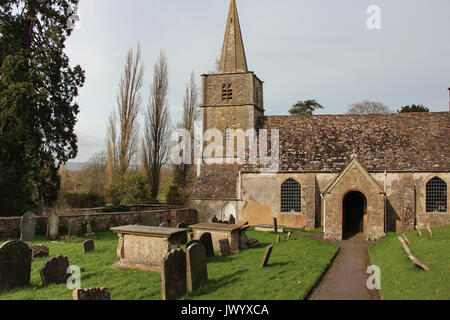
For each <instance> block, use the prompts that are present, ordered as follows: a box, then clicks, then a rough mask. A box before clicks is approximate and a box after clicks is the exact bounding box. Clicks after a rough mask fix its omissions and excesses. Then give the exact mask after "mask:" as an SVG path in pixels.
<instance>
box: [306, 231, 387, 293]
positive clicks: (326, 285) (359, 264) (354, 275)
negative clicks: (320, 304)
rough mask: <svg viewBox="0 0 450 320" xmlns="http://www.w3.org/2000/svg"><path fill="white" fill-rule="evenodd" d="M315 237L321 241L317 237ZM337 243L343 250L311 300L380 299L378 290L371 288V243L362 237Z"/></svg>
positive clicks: (313, 236)
mask: <svg viewBox="0 0 450 320" xmlns="http://www.w3.org/2000/svg"><path fill="white" fill-rule="evenodd" d="M302 235H305V236H309V235H307V234H304V233H303V234H302ZM311 237H312V238H316V239H318V237H317V235H311ZM333 243H335V244H337V245H339V247H340V251H339V253H338V255H337V256H336V258H335V260H334V262H333V263H332V265H331V267H330V268H329V269H328V271H327V272H326V273H325V275H324V276H323V278H322V279H321V281H320V282H319V284H318V285H317V287H316V288H315V289H314V290H313V291H312V293H311V294H310V295H309V297H308V300H380V299H381V298H380V293H379V291H378V290H369V289H368V288H367V280H368V279H369V277H370V274H367V268H368V267H369V266H370V258H369V251H368V245H369V244H368V243H367V242H365V241H364V240H362V239H358V238H356V239H352V240H348V241H339V242H333Z"/></svg>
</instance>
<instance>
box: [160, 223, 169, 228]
mask: <svg viewBox="0 0 450 320" xmlns="http://www.w3.org/2000/svg"><path fill="white" fill-rule="evenodd" d="M159 227H160V228H168V227H169V224H168V223H167V222H163V223H161V224H160V225H159Z"/></svg>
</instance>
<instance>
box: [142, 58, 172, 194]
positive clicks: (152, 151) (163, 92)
mask: <svg viewBox="0 0 450 320" xmlns="http://www.w3.org/2000/svg"><path fill="white" fill-rule="evenodd" d="M168 93H169V70H168V65H167V58H166V55H165V53H164V52H163V51H161V53H160V55H159V58H158V61H157V62H156V64H155V67H154V73H153V83H152V84H151V85H150V99H149V102H148V104H147V108H146V112H145V133H144V138H143V139H142V167H143V169H144V171H145V173H146V175H147V178H148V179H149V182H150V185H151V187H152V196H151V198H152V200H153V201H156V199H157V197H158V192H159V180H160V173H161V168H162V166H163V165H164V164H166V162H167V159H168V156H169V142H170V140H169V139H170V129H171V128H170V117H169V106H168V101H167V95H168Z"/></svg>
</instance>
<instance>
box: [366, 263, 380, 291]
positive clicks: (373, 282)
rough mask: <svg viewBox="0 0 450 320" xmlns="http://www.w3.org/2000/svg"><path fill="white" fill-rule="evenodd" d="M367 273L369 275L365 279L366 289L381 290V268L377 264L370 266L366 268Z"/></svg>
mask: <svg viewBox="0 0 450 320" xmlns="http://www.w3.org/2000/svg"><path fill="white" fill-rule="evenodd" d="M367 274H370V275H371V276H370V277H369V279H367V289H369V290H381V268H380V267H379V266H375V265H374V266H370V267H368V268H367Z"/></svg>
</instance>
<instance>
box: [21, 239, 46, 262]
mask: <svg viewBox="0 0 450 320" xmlns="http://www.w3.org/2000/svg"><path fill="white" fill-rule="evenodd" d="M26 244H27V245H28V246H29V247H30V249H31V251H32V252H33V259H34V258H42V257H48V255H49V254H50V249H49V248H48V247H46V246H44V245H42V244H32V243H31V242H27V243H26Z"/></svg>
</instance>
